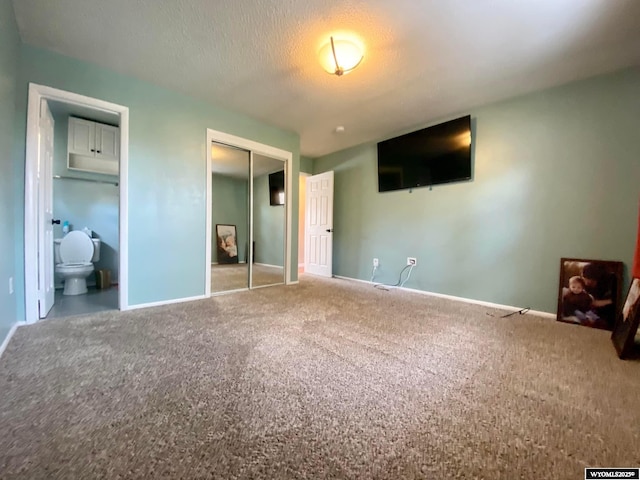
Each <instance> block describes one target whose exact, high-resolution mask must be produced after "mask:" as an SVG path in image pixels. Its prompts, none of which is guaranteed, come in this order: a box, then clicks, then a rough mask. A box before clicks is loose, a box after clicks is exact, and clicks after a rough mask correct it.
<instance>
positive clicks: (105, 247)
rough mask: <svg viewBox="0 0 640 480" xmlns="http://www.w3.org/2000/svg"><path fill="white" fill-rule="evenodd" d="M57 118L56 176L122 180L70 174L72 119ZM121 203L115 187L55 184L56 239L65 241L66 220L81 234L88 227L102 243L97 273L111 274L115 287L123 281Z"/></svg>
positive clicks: (66, 181) (74, 182)
mask: <svg viewBox="0 0 640 480" xmlns="http://www.w3.org/2000/svg"><path fill="white" fill-rule="evenodd" d="M53 118H54V121H55V124H54V129H53V131H54V140H53V145H54V153H53V174H54V175H58V176H62V177H74V178H86V179H93V180H99V181H111V182H116V181H117V180H118V177H116V176H113V175H101V174H97V173H90V172H82V171H78V170H69V169H68V168H67V142H68V132H69V116H68V115H56V114H54V115H53ZM119 202H120V196H119V194H118V187H117V186H115V185H112V184H107V183H94V182H85V181H82V180H70V179H55V178H54V180H53V216H54V218H57V219H59V220H60V222H61V223H60V225H54V226H53V236H54V238H61V237H62V223H64V221H65V220H66V221H68V222H69V224H70V226H71V230H81V229H82V228H84V227H87V228H89V229H91V230H93V236H94V237H96V238H99V239H100V260H98V261H97V262H96V263H95V269H96V270H110V271H111V282H112V283H117V282H118V278H119V275H118V274H119V251H120V249H119V238H118V231H119V228H118V226H119V223H118V220H119V217H118V210H119ZM87 283H88V284H89V285H94V284H95V277H94V276H93V275H91V276H89V277H88V278H87ZM56 286H57V287H60V286H62V279H61V278H59V276H58V275H56Z"/></svg>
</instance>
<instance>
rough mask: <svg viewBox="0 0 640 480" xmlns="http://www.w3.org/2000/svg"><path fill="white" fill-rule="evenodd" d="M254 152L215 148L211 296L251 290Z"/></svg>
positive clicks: (212, 179) (217, 144) (212, 175)
mask: <svg viewBox="0 0 640 480" xmlns="http://www.w3.org/2000/svg"><path fill="white" fill-rule="evenodd" d="M249 165H250V152H248V151H246V150H242V149H239V148H235V147H230V146H227V145H222V144H220V143H214V144H213V145H212V147H211V193H212V196H211V207H212V208H211V228H212V230H213V231H212V232H211V240H212V241H211V293H221V292H228V291H233V290H244V289H247V288H248V287H249V201H248V198H249V183H250V182H249V179H250V177H249Z"/></svg>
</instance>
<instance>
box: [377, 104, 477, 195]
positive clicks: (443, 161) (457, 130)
mask: <svg viewBox="0 0 640 480" xmlns="http://www.w3.org/2000/svg"><path fill="white" fill-rule="evenodd" d="M465 180H471V116H469V115H467V116H466V117H461V118H457V119H455V120H451V121H449V122H445V123H441V124H438V125H434V126H432V127H428V128H424V129H422V130H418V131H415V132H411V133H407V134H406V135H402V136H399V137H395V138H390V139H389V140H385V141H383V142H380V143H378V191H379V192H388V191H391V190H402V189H407V188H416V187H428V186H431V185H439V184H442V183H451V182H461V181H465Z"/></svg>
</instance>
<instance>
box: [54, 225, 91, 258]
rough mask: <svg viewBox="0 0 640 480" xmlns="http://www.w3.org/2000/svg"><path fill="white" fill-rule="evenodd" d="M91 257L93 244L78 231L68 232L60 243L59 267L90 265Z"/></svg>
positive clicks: (85, 235)
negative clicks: (60, 261) (60, 262)
mask: <svg viewBox="0 0 640 480" xmlns="http://www.w3.org/2000/svg"><path fill="white" fill-rule="evenodd" d="M92 257H93V242H92V241H91V239H90V238H89V236H88V235H87V234H86V233H84V232H81V231H78V230H75V231H73V232H69V233H67V235H66V236H65V237H64V238H63V239H62V241H61V242H60V260H62V264H61V265H65V266H76V267H78V266H87V265H91V258H92Z"/></svg>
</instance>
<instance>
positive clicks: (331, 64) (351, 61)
mask: <svg viewBox="0 0 640 480" xmlns="http://www.w3.org/2000/svg"><path fill="white" fill-rule="evenodd" d="M329 39H330V41H329V43H327V44H326V45H325V46H323V47H322V49H321V50H320V63H321V64H322V68H324V69H325V70H326V71H327V72H328V73H330V74H332V75H337V76H339V77H340V76H342V75H344V74H346V73H349V72H351V71H352V70H353V69H354V68H356V67H357V66H358V65H360V62H362V59H363V58H364V55H363V54H362V51H361V50H360V48H359V47H358V45H356V44H355V43H353V42H352V41H350V40H342V39H341V40H334V39H333V37H329Z"/></svg>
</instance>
